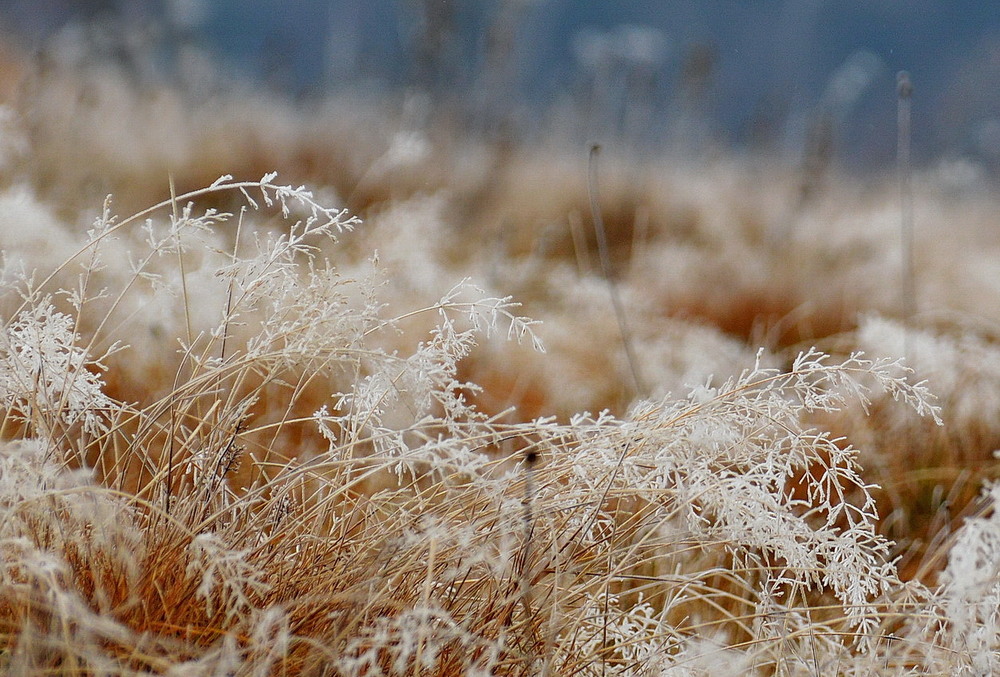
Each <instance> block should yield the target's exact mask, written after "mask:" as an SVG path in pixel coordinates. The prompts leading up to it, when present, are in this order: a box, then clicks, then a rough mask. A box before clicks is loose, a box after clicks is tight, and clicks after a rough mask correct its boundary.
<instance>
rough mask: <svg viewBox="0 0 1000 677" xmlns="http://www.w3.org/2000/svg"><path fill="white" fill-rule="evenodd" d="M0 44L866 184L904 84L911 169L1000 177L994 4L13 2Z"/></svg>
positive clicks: (475, 127) (221, 84) (489, 127)
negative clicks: (797, 163) (739, 158)
mask: <svg viewBox="0 0 1000 677" xmlns="http://www.w3.org/2000/svg"><path fill="white" fill-rule="evenodd" d="M0 30H2V32H3V34H4V35H5V36H6V38H5V39H6V40H7V41H8V42H9V43H11V44H16V45H17V47H18V49H21V50H25V51H28V52H29V53H34V54H37V55H43V56H44V58H49V59H58V60H61V61H73V60H80V59H95V58H97V59H106V60H108V61H109V62H112V63H115V64H116V65H117V67H119V68H121V69H122V70H124V71H125V72H127V73H128V76H129V77H130V78H134V79H135V80H136V81H138V82H139V83H140V84H144V83H147V84H148V83H156V84H163V83H164V82H169V83H171V84H177V85H179V86H181V87H183V88H184V89H185V90H187V91H189V92H190V93H191V96H196V97H211V96H212V95H213V94H214V93H217V92H219V91H220V90H223V89H227V88H228V89H232V88H249V89H255V88H264V89H265V90H266V91H267V92H269V93H270V94H271V95H272V96H282V97H287V98H289V99H291V100H294V101H297V102H303V103H308V102H309V101H313V100H318V99H323V98H327V97H330V96H333V95H340V94H351V95H354V96H360V97H365V98H367V99H370V100H372V101H376V102H377V101H385V102H386V105H397V104H398V103H399V102H401V101H403V98H402V97H401V95H405V96H407V97H409V98H408V99H407V100H408V101H410V102H411V103H412V101H413V100H414V97H418V98H417V99H416V100H418V101H424V104H425V107H427V108H429V109H430V110H432V111H433V113H429V114H435V115H447V116H449V119H450V120H451V121H452V122H454V123H457V124H461V125H462V126H464V127H465V128H467V131H472V132H478V133H482V134H485V135H491V136H497V135H501V136H504V137H505V138H510V139H515V140H520V141H533V140H535V139H537V138H539V137H551V136H563V137H566V138H567V139H568V140H570V141H572V142H574V143H585V142H586V141H588V140H595V139H596V140H602V141H605V142H615V143H620V144H622V145H625V146H630V147H631V148H632V149H633V150H634V151H635V152H661V151H663V150H674V151H679V152H684V153H687V154H689V155H696V156H697V155H699V154H707V153H714V152H719V151H727V152H731V151H736V152H749V153H760V154H764V155H774V156H777V157H781V158H791V159H795V158H796V157H799V156H802V155H803V154H810V153H811V154H813V155H817V154H820V155H826V156H829V157H830V159H831V161H835V162H837V163H839V164H841V165H844V166H846V167H849V168H857V169H879V168H886V167H891V166H892V164H893V162H894V158H895V147H896V84H895V83H896V73H897V72H898V71H899V70H901V69H905V70H908V71H909V72H910V73H911V75H912V80H913V83H914V86H915V93H914V98H913V115H914V122H913V129H914V136H913V153H914V158H915V160H916V161H917V162H919V163H925V164H926V163H928V162H931V161H940V160H942V159H952V160H954V159H961V160H962V161H963V162H965V163H966V166H968V167H971V168H972V170H973V171H983V172H987V173H990V174H993V173H995V172H996V171H998V170H1000V87H997V83H998V82H1000V9H998V8H997V6H996V5H995V4H994V3H992V2H981V1H977V0H838V1H837V2H831V1H824V0H755V1H754V2H736V1H733V0H722V1H719V2H698V1H692V0H628V1H623V2H614V3H608V2H590V1H582V2H581V1H579V0H333V1H331V0H255V1H254V2H246V1H245V0H88V1H86V2H84V1H79V0H77V1H74V0H2V2H0ZM40 58H42V57H40ZM419 97H424V98H423V99H420V98H419Z"/></svg>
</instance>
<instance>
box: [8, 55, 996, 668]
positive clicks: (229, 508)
mask: <svg viewBox="0 0 1000 677" xmlns="http://www.w3.org/2000/svg"><path fill="white" fill-rule="evenodd" d="M0 95H2V97H3V100H4V107H3V108H2V116H0V123H2V128H0V248H2V249H3V251H4V258H3V281H2V286H0V318H2V322H3V334H2V338H0V402H2V406H3V412H4V416H3V421H2V439H3V442H2V447H0V515H2V519H0V671H2V672H4V673H5V674H11V675H42V674H59V675H139V674H156V675H176V676H178V677H179V676H181V675H372V676H373V675H466V674H468V675H493V674H497V675H552V676H563V675H566V676H568V675H593V676H598V675H600V676H602V677H603V676H605V675H675V674H676V675H721V674H748V675H817V676H818V675H833V674H838V675H840V674H843V675H890V674H921V675H922V674H942V675H957V674H967V675H987V674H992V673H995V672H997V671H998V670H1000V634H998V617H997V613H998V609H1000V516H998V515H997V514H996V513H995V512H994V511H993V508H992V501H993V500H994V498H996V497H997V492H998V491H1000V485H995V484H993V481H994V479H995V476H996V475H997V463H996V460H995V457H994V450H996V449H998V448H1000V416H998V414H1000V285H998V284H997V282H996V281H997V279H1000V247H998V244H997V240H996V238H995V237H994V232H993V229H995V228H996V218H997V214H998V213H1000V211H998V207H1000V204H998V203H1000V198H998V196H997V195H995V194H994V193H992V192H990V191H989V190H987V189H986V188H984V187H983V186H984V183H983V182H979V183H977V182H976V181H975V180H974V178H973V179H970V178H968V175H969V167H968V166H966V165H963V164H962V163H959V162H953V163H950V164H948V163H941V164H939V165H937V166H935V167H932V168H926V169H918V170H915V171H914V173H913V175H912V177H911V180H912V188H913V194H914V196H915V202H914V219H913V222H912V223H907V220H906V219H905V218H904V217H903V216H901V208H900V196H899V187H898V184H897V181H898V177H897V176H895V175H894V174H893V173H892V172H887V173H885V174H884V175H878V174H875V175H872V176H867V177H863V178H862V177H850V176H847V175H844V174H841V173H838V171H837V170H836V169H834V170H832V171H831V172H830V173H829V174H826V175H816V176H813V175H810V174H809V172H808V171H805V170H803V169H801V168H800V167H798V166H795V165H794V164H789V163H786V162H784V163H783V162H779V161H776V160H765V159H761V158H754V157H747V156H739V155H735V154H732V153H717V154H715V155H712V156H709V157H706V158H702V159H699V160H693V159H691V158H688V159H678V158H675V157H671V156H669V155H663V156H657V157H653V158H643V159H641V160H640V159H638V158H636V157H633V156H630V155H629V154H627V153H621V152H616V150H615V148H614V147H612V146H610V145H609V146H608V147H607V148H605V149H604V151H603V152H602V154H601V155H600V158H599V160H598V161H597V163H596V164H594V165H589V166H588V152H587V148H585V147H584V148H578V147H574V146H573V145H572V144H566V143H562V142H556V141H553V142H551V143H547V144H546V143H543V144H532V145H519V144H516V143H510V142H500V141H494V142H490V141H488V140H484V139H483V138H482V137H476V136H473V135H469V134H464V133H461V132H459V131H456V127H455V126H454V125H451V124H448V123H447V122H444V121H443V119H438V118H435V119H431V120H419V121H417V120H414V119H411V117H408V116H407V115H395V114H391V113H387V112H385V108H384V107H378V106H374V105H372V104H371V102H364V101H360V100H331V101H329V102H325V103H323V104H322V105H320V104H316V105H313V106H310V107H295V106H292V105H291V104H284V103H281V102H274V101H270V102H269V101H267V100H265V99H262V98H260V97H255V96H252V95H250V94H249V93H246V92H239V91H232V92H230V93H228V94H225V95H220V96H218V97H216V98H213V99H212V100H211V101H209V102H198V101H195V100H194V99H193V98H192V97H191V96H190V95H186V94H184V93H179V92H176V91H173V90H170V89H167V88H155V87H152V86H150V85H146V86H141V87H140V86H137V85H135V84H132V83H130V82H129V81H128V79H127V78H126V77H124V76H123V75H122V74H121V73H119V72H116V71H115V70H114V69H110V68H103V67H96V66H95V67H78V68H67V67H65V66H59V65H57V64H47V63H43V62H40V61H31V60H26V59H22V58H20V57H18V56H17V55H16V54H10V55H8V56H7V57H5V58H4V60H3V63H2V67H0ZM403 109H404V110H405V106H404V107H403ZM220 177H221V178H220ZM588 177H590V178H588ZM963 177H964V178H963ZM108 195H110V197H106V196H108ZM592 203H595V204H596V208H597V213H598V214H599V216H600V218H599V219H598V220H599V221H600V224H599V225H598V224H597V223H595V218H594V210H593V208H592ZM906 228H913V233H914V246H913V252H912V260H913V267H912V270H913V273H912V274H908V273H907V272H906V271H907V269H908V266H907V265H906V259H907V254H906V251H907V250H906V248H905V247H904V246H903V243H904V242H905V229H906ZM602 229H603V230H602ZM901 229H902V230H901ZM602 235H603V236H604V237H602ZM602 240H606V242H602Z"/></svg>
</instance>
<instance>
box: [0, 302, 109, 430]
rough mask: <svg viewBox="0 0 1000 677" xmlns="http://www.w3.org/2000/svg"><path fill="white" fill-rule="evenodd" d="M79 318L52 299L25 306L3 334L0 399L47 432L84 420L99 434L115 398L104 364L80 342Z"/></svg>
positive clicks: (0, 340)
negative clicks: (59, 308)
mask: <svg viewBox="0 0 1000 677" xmlns="http://www.w3.org/2000/svg"><path fill="white" fill-rule="evenodd" d="M74 329H75V324H74V319H73V318H72V317H71V316H69V315H67V314H65V313H61V312H58V311H56V309H55V307H54V306H53V305H52V304H51V303H50V302H48V301H47V300H46V301H43V302H42V303H40V304H39V305H37V306H34V307H30V308H27V309H25V310H22V311H21V312H20V313H19V314H18V315H17V317H15V318H14V320H13V321H12V322H10V324H8V325H7V327H6V328H5V331H4V334H3V336H2V337H0V398H2V402H3V403H4V406H5V407H7V409H8V410H10V411H14V412H17V413H18V415H19V416H21V417H23V418H24V419H25V420H27V421H28V422H30V423H31V424H33V425H38V426H40V430H39V432H41V433H49V434H52V433H61V432H63V429H64V428H68V427H70V426H73V425H76V424H78V423H79V424H82V425H83V427H84V429H85V430H86V431H87V432H89V433H91V434H97V433H100V432H101V431H102V430H105V429H106V424H105V421H104V418H105V417H106V415H107V413H108V412H109V411H110V410H111V409H112V407H113V402H112V401H111V399H110V398H108V397H107V396H106V395H105V394H104V393H103V392H102V386H103V381H102V380H101V378H100V376H98V374H97V371H99V370H102V369H103V366H102V364H101V362H100V361H99V360H93V359H90V358H89V356H88V355H87V354H86V351H85V350H84V349H83V348H82V347H80V346H79V345H78V343H79V339H80V337H79V336H78V335H77V334H76V333H75V332H74Z"/></svg>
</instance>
